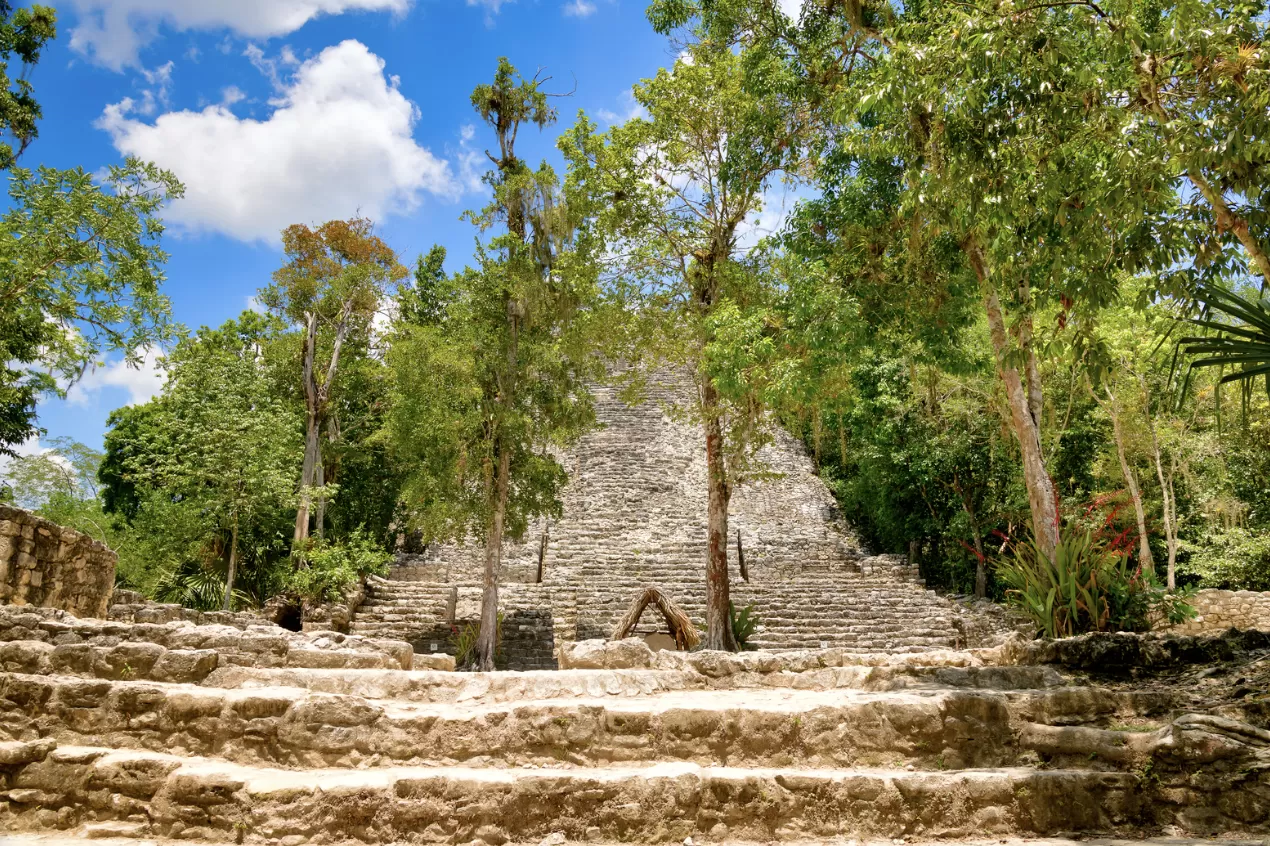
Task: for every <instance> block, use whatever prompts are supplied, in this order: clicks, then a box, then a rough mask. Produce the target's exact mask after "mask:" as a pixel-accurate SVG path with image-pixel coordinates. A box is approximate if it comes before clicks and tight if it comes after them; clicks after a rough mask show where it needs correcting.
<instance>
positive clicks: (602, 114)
mask: <svg viewBox="0 0 1270 846" xmlns="http://www.w3.org/2000/svg"><path fill="white" fill-rule="evenodd" d="M619 108H621V110H622V111H621V112H620V113H619V112H614V111H612V110H610V109H598V110H597V111H596V113H595V115H596V117H598V118H599V119H600V120H602V121H604V122H605V123H626V122H627V121H628V120H634V119H635V118H647V117H648V109H646V108H644V106H643V105H642V104H641V103H640V102H639V101H638V100H636V99H635V95H634V94H633V93H631V92H630V91H627V92H626V93H625V94H623V95H622V105H621V106H620V107H619Z"/></svg>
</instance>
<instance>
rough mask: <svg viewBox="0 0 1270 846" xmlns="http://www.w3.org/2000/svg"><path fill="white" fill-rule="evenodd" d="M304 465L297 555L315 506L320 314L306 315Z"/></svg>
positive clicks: (295, 537) (294, 548) (294, 546)
mask: <svg viewBox="0 0 1270 846" xmlns="http://www.w3.org/2000/svg"><path fill="white" fill-rule="evenodd" d="M304 320H305V327H304V374H303V379H304V405H305V410H306V416H305V429H304V464H303V465H302V466H301V468H300V505H299V507H298V508H297V509H296V512H295V534H294V535H293V537H292V553H295V552H298V551H299V550H300V547H301V546H302V545H303V544H304V542H305V541H306V540H308V537H309V509H310V508H311V507H312V494H311V490H312V488H313V479H314V473H315V472H316V470H317V462H318V449H319V447H318V430H319V428H320V426H321V420H320V419H319V418H318V386H317V381H316V379H315V378H314V370H313V359H314V358H315V357H316V356H317V312H307V313H306V314H305V315H304Z"/></svg>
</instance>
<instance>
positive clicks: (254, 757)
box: [0, 628, 1270, 846]
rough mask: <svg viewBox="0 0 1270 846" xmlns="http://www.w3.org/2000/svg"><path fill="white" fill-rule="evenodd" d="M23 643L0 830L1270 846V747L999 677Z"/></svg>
mask: <svg viewBox="0 0 1270 846" xmlns="http://www.w3.org/2000/svg"><path fill="white" fill-rule="evenodd" d="M113 631H114V632H115V635H113V636H115V637H119V638H126V639H130V640H128V641H127V642H137V639H138V638H144V637H146V636H147V631H145V630H142V629H140V628H133V629H131V630H127V631H125V630H123V629H122V628H117V629H114V630H113ZM65 633H66V632H65V630H59V632H58V633H57V634H56V635H55V636H54V637H55V638H56V637H62V636H63V635H64V634H65ZM254 636H255V635H253V637H254ZM24 643H25V642H24V641H16V642H13V641H11V642H10V643H8V644H6V650H5V651H4V652H3V656H2V660H3V661H4V662H5V663H4V669H5V670H6V672H5V673H4V674H3V675H0V791H2V794H3V795H2V796H0V831H8V832H15V833H16V832H26V833H31V832H44V833H60V834H61V835H63V836H66V837H75V838H90V837H91V838H99V837H115V838H122V839H124V840H125V841H126V842H129V843H136V842H139V841H140V840H142V839H146V838H153V837H170V838H179V839H180V840H182V841H184V842H195V843H230V842H236V843H247V844H269V845H270V846H274V845H275V844H287V846H302V844H310V843H311V844H332V843H341V842H350V843H351V842H357V843H362V844H379V843H384V844H387V843H394V842H415V843H455V844H457V843H472V842H478V843H484V844H489V845H490V846H501V844H504V843H507V842H527V843H537V842H540V841H543V840H544V839H547V838H551V840H552V842H553V843H556V844H563V843H564V842H566V841H586V842H592V843H652V844H663V843H664V844H670V843H683V842H685V841H686V840H687V838H692V839H693V842H701V843H720V844H722V843H730V842H734V841H757V842H768V843H770V842H799V841H804V842H805V841H808V840H823V839H824V838H845V837H851V838H888V839H891V838H907V839H909V840H914V839H917V840H920V839H932V838H968V837H991V838H993V839H994V841H995V839H997V838H1006V837H1014V836H1023V837H1034V836H1048V835H1054V834H1057V833H1064V832H1065V833H1071V834H1075V835H1077V836H1087V835H1091V834H1099V833H1101V834H1122V835H1139V834H1142V833H1159V832H1168V833H1171V834H1174V835H1216V834H1228V833H1232V832H1235V833H1239V832H1242V833H1245V834H1250V833H1257V832H1265V831H1267V830H1268V828H1270V822H1268V821H1270V785H1268V784H1267V783H1266V778H1267V776H1266V773H1267V771H1270V757H1268V756H1270V740H1268V739H1267V737H1270V733H1267V732H1265V731H1264V729H1257V728H1255V727H1252V726H1248V725H1246V724H1243V723H1237V722H1235V721H1233V720H1226V721H1225V722H1222V720H1221V719H1218V718H1212V717H1207V716H1205V715H1190V716H1178V713H1177V709H1178V707H1179V704H1180V702H1179V698H1178V694H1177V693H1176V692H1174V691H1171V690H1167V689H1155V690H1146V689H1144V690H1131V691H1123V690H1108V689H1105V688H1100V687H1094V686H1088V685H1086V684H1084V683H1082V682H1081V681H1080V680H1078V679H1073V678H1070V677H1066V676H1064V675H1063V674H1062V673H1060V672H1058V671H1056V670H1055V669H1053V668H1049V667H1033V666H976V665H977V664H982V663H983V660H984V656H983V655H977V656H976V655H967V654H964V653H962V654H953V653H946V652H932V653H919V654H913V655H906V656H894V655H892V656H877V655H874V656H860V657H858V658H857V657H853V656H852V654H851V653H847V652H845V651H843V650H826V651H820V652H816V653H790V654H784V655H778V654H773V653H760V654H754V655H749V656H742V657H735V656H727V655H723V654H720V653H700V654H696V655H693V656H676V655H667V654H665V653H662V654H661V655H660V656H657V657H654V656H652V655H651V654H649V655H648V656H647V658H646V659H645V661H646V662H647V663H650V664H651V665H652V666H649V667H646V668H636V669H616V670H565V671H556V672H529V673H496V674H472V673H453V672H448V673H447V672H433V671H411V670H401V669H396V670H394V669H386V668H380V669H347V668H334V669H322V668H312V667H290V666H261V665H259V664H255V665H253V664H252V663H251V662H245V661H240V662H239V663H234V664H223V665H220V666H217V667H216V668H215V669H214V670H213V671H212V672H211V673H210V674H209V675H207V676H206V677H204V678H203V679H202V680H201V682H199V683H198V684H188V683H187V684H177V683H172V682H164V681H157V680H151V679H145V678H138V677H127V674H123V673H121V672H120V670H119V668H118V667H113V666H107V665H97V664H93V663H91V662H90V663H89V664H85V665H81V666H79V667H78V669H75V670H74V671H65V672H60V673H49V672H30V670H32V669H36V670H38V669H39V667H40V666H44V665H40V664H39V661H38V660H34V659H31V658H29V657H25V653H26V652H28V651H31V650H32V649H33V647H27V646H24V645H23V644H24ZM34 652H35V653H38V654H37V655H36V657H37V658H38V657H39V656H40V655H43V654H44V653H43V652H42V651H41V650H38V649H36V650H34ZM997 657H1000V653H998V655H997ZM22 670H26V672H24V671H22ZM1258 732H1260V733H1261V734H1258ZM1261 735H1266V737H1262V736H1261ZM0 837H2V836H0Z"/></svg>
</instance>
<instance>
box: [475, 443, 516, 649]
mask: <svg viewBox="0 0 1270 846" xmlns="http://www.w3.org/2000/svg"><path fill="white" fill-rule="evenodd" d="M510 477H511V451H510V450H508V449H506V448H500V449H499V456H498V469H497V470H496V471H495V478H494V502H493V506H494V507H493V513H492V514H491V517H490V526H489V532H488V534H487V535H486V537H485V576H484V592H483V593H482V594H481V629H480V633H479V634H478V635H477V638H476V669H478V670H480V671H481V672H483V673H488V672H489V671H491V670H493V669H494V653H495V652H496V651H497V649H498V571H499V568H500V567H501V566H502V563H503V521H504V519H505V518H506V515H507V492H508V490H509V488H510V482H511V478H510Z"/></svg>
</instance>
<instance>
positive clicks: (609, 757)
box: [0, 675, 1173, 769]
mask: <svg viewBox="0 0 1270 846" xmlns="http://www.w3.org/2000/svg"><path fill="white" fill-rule="evenodd" d="M90 703H91V705H92V712H91V715H89V714H86V713H85V708H86V706H89V705H90ZM1172 704H1173V699H1172V698H1171V697H1169V696H1166V695H1163V694H1158V695H1149V694H1142V695H1128V694H1124V695H1121V694H1114V693H1108V692H1105V691H1099V690H1096V689H1066V690H1065V691H1064V694H1063V695H1055V694H1053V693H1050V692H1045V691H1036V692H1015V693H1012V694H1009V695H1007V694H1006V693H1004V692H999V691H985V690H925V691H919V690H908V691H899V692H864V691H858V690H851V689H845V688H843V689H830V690H821V691H809V690H800V691H794V690H788V689H786V690H780V689H775V690H773V689H769V690H692V691H680V692H665V693H659V694H654V695H649V696H643V697H631V698H628V699H621V698H613V697H598V698H597V697H583V698H579V697H574V698H563V699H561V698H556V699H542V700H519V701H513V702H502V703H498V702H495V703H487V704H473V703H461V702H458V703H456V702H447V703H419V702H410V701H406V700H392V699H375V698H367V697H364V696H356V695H347V694H345V695H337V694H329V693H320V692H314V691H311V690H308V689H305V688H288V687H274V688H269V689H236V690H234V689H215V688H205V689H202V690H198V691H192V690H190V689H189V688H188V687H184V686H180V685H169V684H159V683H152V682H128V681H116V682H108V681H107V682H99V683H95V684H85V683H84V682H83V681H82V680H78V679H65V678H62V679H59V678H46V677H39V676H21V675H16V676H12V677H10V678H8V679H7V680H6V685H5V690H4V692H3V697H2V698H0V709H2V710H0V720H2V721H3V726H4V728H5V730H6V731H7V732H8V733H9V734H11V735H13V736H18V737H24V738H27V739H36V738H40V739H52V740H55V741H57V742H58V743H59V744H62V745H71V746H98V747H110V748H113V749H139V750H148V751H152V752H171V753H173V754H177V755H187V756H190V755H192V756H205V757H215V758H219V759H223V760H227V761H232V762H234V763H238V764H243V765H250V766H282V767H303V768H331V767H384V766H399V765H411V766H419V765H426V766H438V765H464V766H473V765H476V766H497V767H506V766H527V765H534V766H556V765H560V764H569V765H574V766H601V765H607V764H613V763H629V762H640V763H655V762H659V761H660V762H667V761H688V762H693V763H698V764H703V765H714V766H772V767H809V768H817V767H829V768H842V767H859V766H893V767H894V766H905V765H908V766H910V767H912V768H915V769H949V768H953V769H960V768H967V767H977V768H982V767H997V766H1008V765H1013V764H1017V763H1018V762H1019V761H1020V760H1021V757H1020V756H1026V755H1029V754H1031V755H1032V757H1031V759H1030V760H1035V754H1034V753H1036V752H1037V751H1038V748H1037V747H1036V745H1035V744H1036V743H1040V744H1043V747H1042V751H1043V750H1048V749H1049V744H1051V739H1050V737H1049V735H1048V734H1047V729H1050V728H1052V726H1051V724H1052V723H1056V724H1059V725H1061V726H1064V727H1067V728H1065V729H1064V730H1065V731H1068V732H1069V733H1070V732H1071V731H1072V729H1071V728H1070V727H1072V726H1082V725H1093V724H1096V723H1100V722H1101V723H1105V722H1106V721H1108V720H1109V719H1111V718H1112V717H1117V718H1121V719H1123V718H1126V717H1133V718H1138V717H1148V716H1156V717H1158V716H1160V715H1161V714H1164V713H1165V712H1167V710H1168V709H1169V707H1170V706H1171V705H1172ZM1086 731H1087V732H1090V731H1092V732H1093V734H1091V735H1090V737H1091V738H1092V739H1093V740H1096V741H1097V742H1099V743H1101V744H1102V745H1103V746H1105V747H1107V748H1111V749H1123V750H1132V749H1133V748H1134V746H1133V743H1134V741H1138V740H1142V739H1146V738H1144V734H1143V733H1141V732H1138V733H1135V734H1130V733H1127V732H1124V731H1105V730H1097V729H1089V728H1087V729H1086ZM1083 749H1084V747H1081V750H1080V751H1083ZM1076 763H1077V764H1084V763H1087V762H1085V761H1081V760H1080V759H1079V758H1077V760H1076ZM1134 763H1138V762H1136V761H1133V760H1132V759H1131V758H1129V757H1127V756H1126V757H1125V758H1124V759H1123V760H1120V761H1100V762H1099V764H1100V765H1101V766H1102V767H1103V768H1108V769H1110V768H1113V767H1115V766H1117V765H1127V764H1134Z"/></svg>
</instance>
